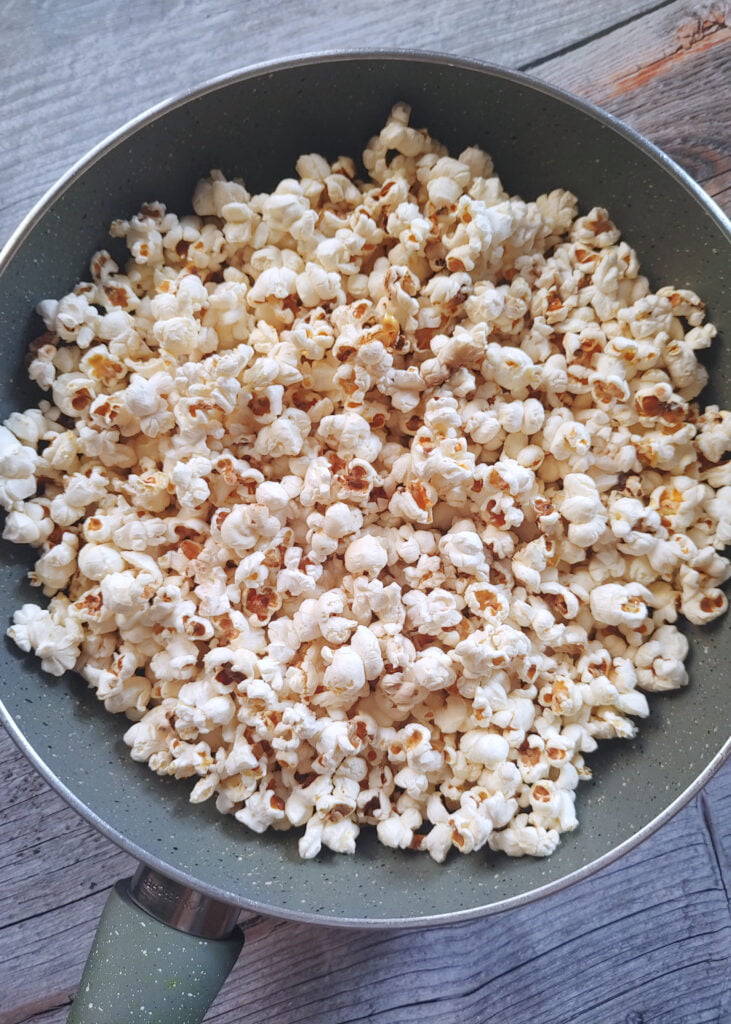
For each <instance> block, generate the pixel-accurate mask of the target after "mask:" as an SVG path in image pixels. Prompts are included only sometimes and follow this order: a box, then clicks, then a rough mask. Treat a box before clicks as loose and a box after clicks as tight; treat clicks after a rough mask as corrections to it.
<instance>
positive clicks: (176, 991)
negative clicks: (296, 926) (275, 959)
mask: <svg viewBox="0 0 731 1024" xmlns="http://www.w3.org/2000/svg"><path fill="white" fill-rule="evenodd" d="M238 914H239V909H238V907H232V906H230V905H229V904H227V903H222V902H220V901H219V900H214V899H212V898H210V897H209V896H205V895H203V894H202V893H200V892H198V891H197V890H195V889H189V888H187V887H186V886H184V885H180V884H179V883H177V882H173V881H172V880H171V879H169V878H166V877H165V876H164V875H160V874H158V873H157V872H156V871H153V870H152V869H151V868H148V867H145V866H143V865H141V866H140V868H139V870H138V871H137V873H136V874H135V876H134V878H132V879H129V878H128V879H125V880H124V881H121V882H117V884H116V885H115V886H114V888H113V889H112V891H111V892H110V894H109V897H108V899H107V902H106V904H105V907H104V910H103V912H102V916H101V920H100V922H99V927H98V929H97V933H96V936H95V938H94V943H93V945H92V947H91V952H90V953H89V959H88V960H87V962H86V967H85V968H84V973H83V976H82V978H81V982H80V984H79V987H78V990H77V992H76V998H75V1000H74V1004H73V1006H72V1008H71V1013H70V1015H69V1017H68V1021H67V1024H99V1022H100V1021H114V1024H143V1022H149V1024H201V1021H202V1020H203V1018H204V1017H205V1015H206V1011H207V1010H208V1008H209V1006H210V1005H211V1003H212V1002H213V1000H214V999H215V998H216V993H217V992H218V990H219V989H220V987H221V986H222V985H223V983H224V981H225V980H226V977H227V975H228V973H229V971H230V970H231V968H232V967H233V965H234V963H235V962H236V958H237V956H238V955H239V952H240V950H241V947H242V945H243V943H244V933H243V932H242V931H241V929H240V928H237V927H236V919H237V917H238Z"/></svg>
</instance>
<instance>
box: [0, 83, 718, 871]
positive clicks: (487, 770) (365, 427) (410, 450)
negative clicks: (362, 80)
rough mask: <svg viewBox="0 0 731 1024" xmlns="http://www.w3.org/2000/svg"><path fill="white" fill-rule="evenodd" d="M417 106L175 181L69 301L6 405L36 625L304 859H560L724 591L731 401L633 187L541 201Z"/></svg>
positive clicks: (191, 771)
mask: <svg viewBox="0 0 731 1024" xmlns="http://www.w3.org/2000/svg"><path fill="white" fill-rule="evenodd" d="M410 113H411V112H410V110H409V108H408V107H407V105H406V104H403V103H399V104H397V105H396V106H395V107H394V108H393V110H392V111H391V114H390V117H389V118H388V121H387V123H386V125H385V126H384V128H383V129H382V131H381V132H380V133H379V134H378V135H377V136H375V137H374V138H373V139H371V140H370V141H369V142H368V144H367V147H366V149H365V152H364V154H363V166H364V167H365V168H366V170H367V171H368V174H369V176H370V177H369V178H368V179H367V180H359V179H358V177H357V172H356V164H355V162H354V161H353V160H352V159H350V158H349V157H340V158H338V160H336V161H335V162H334V163H332V164H330V163H328V161H327V160H326V159H325V158H324V157H323V156H320V155H318V154H312V153H310V154H305V155H303V156H301V157H300V158H299V160H298V161H297V163H296V167H295V169H294V171H295V173H296V177H292V178H286V179H284V180H283V181H281V182H279V183H278V184H277V185H276V186H275V187H274V189H273V190H272V191H271V192H270V193H260V194H257V195H252V194H251V193H249V192H248V191H247V189H246V187H245V185H244V183H243V182H241V181H239V180H228V179H226V177H225V176H224V175H223V173H222V172H221V171H218V170H213V171H211V173H210V175H209V176H208V177H206V178H205V179H204V180H202V181H201V182H199V184H198V186H197V188H196V190H195V194H194V196H193V199H192V208H193V211H194V212H193V213H190V214H187V215H184V216H182V217H181V216H178V215H176V214H175V213H173V212H171V211H168V210H167V209H166V208H165V207H164V206H163V205H162V204H161V203H147V204H145V205H144V206H143V207H142V208H141V210H140V211H139V213H138V214H137V215H135V216H133V217H132V218H130V219H129V220H118V221H115V222H114V223H113V224H112V226H111V230H110V233H111V235H112V236H114V237H116V238H119V239H123V240H124V241H125V243H126V245H127V249H128V251H129V254H130V258H129V260H128V262H127V264H126V266H124V267H120V266H118V265H117V263H115V261H114V260H112V258H111V256H110V255H109V253H108V252H106V251H105V250H101V251H100V252H97V253H96V254H95V255H94V257H93V259H92V261H91V268H90V270H91V279H90V281H88V282H82V283H80V284H79V285H77V286H76V288H75V289H74V290H73V291H72V292H71V293H70V294H68V295H65V296H62V297H61V298H60V299H58V300H51V299H48V300H44V301H43V302H41V303H40V304H39V306H38V312H39V314H40V316H41V317H42V319H43V321H44V324H45V328H46V330H45V332H44V333H43V334H42V335H41V336H40V337H39V338H38V339H37V340H36V341H35V342H34V343H33V345H32V346H31V352H30V353H29V356H30V358H29V366H28V372H29V376H30V378H31V379H32V380H34V381H35V382H36V383H37V384H38V385H39V386H40V387H41V388H42V389H44V390H45V391H46V392H48V394H49V397H48V398H47V399H46V400H44V401H42V402H41V403H40V406H39V408H38V409H30V410H25V411H24V412H16V413H13V414H12V415H11V416H10V417H9V418H8V419H7V421H6V422H5V424H4V425H2V426H0V505H2V507H3V508H4V509H5V511H6V518H5V523H4V528H3V537H4V539H5V540H8V541H13V542H15V543H21V544H28V545H31V546H32V547H34V548H36V549H37V560H36V563H35V567H34V569H33V571H32V572H31V573H30V581H31V583H32V584H33V585H35V586H37V587H39V588H41V589H42V591H43V593H44V595H45V596H46V597H47V598H48V599H49V600H48V606H47V607H46V608H42V607H41V606H40V605H35V604H25V605H23V607H22V608H20V609H18V610H17V611H16V613H15V615H14V617H13V624H12V625H11V626H10V628H9V630H8V635H9V636H10V637H11V638H12V639H13V640H14V641H15V642H16V644H17V645H18V646H19V647H20V648H21V649H22V650H23V651H26V652H33V653H35V655H36V656H37V657H38V658H40V660H41V666H42V668H43V670H44V671H46V672H48V673H50V674H52V675H62V674H63V673H64V672H66V671H69V670H73V669H75V670H76V671H78V672H79V673H80V674H81V675H82V676H83V677H84V679H85V680H86V681H87V682H88V684H89V686H90V687H91V688H92V689H93V690H94V691H95V692H96V695H97V697H98V699H99V700H100V701H101V702H103V704H104V706H105V708H106V709H107V710H108V711H110V712H113V713H120V712H121V713H124V714H125V715H126V716H127V717H128V718H129V719H130V722H131V724H130V726H129V728H128V729H127V731H126V733H125V735H124V740H125V742H126V743H127V745H128V746H129V748H130V756H131V757H132V758H133V759H134V760H136V761H144V762H146V763H147V764H148V765H149V766H150V768H151V769H152V770H153V771H155V772H157V773H158V774H160V775H171V776H174V777H175V778H178V779H189V780H190V787H191V788H190V799H191V801H192V802H193V803H200V802H203V801H205V800H209V799H213V800H214V802H215V805H216V808H217V809H218V810H219V811H220V812H221V813H224V814H231V815H233V817H234V818H235V819H236V820H237V821H238V822H239V823H241V825H242V826H244V827H245V828H248V829H250V830H252V831H253V832H257V833H260V832H264V831H265V830H267V829H270V828H272V829H276V830H286V829H291V828H297V829H301V830H302V832H301V834H300V837H299V841H298V849H299V853H300V856H302V857H303V858H312V857H316V856H317V855H318V854H319V853H320V851H321V850H322V848H323V847H325V848H327V849H330V850H333V851H335V852H339V853H346V854H353V853H354V852H355V850H356V843H357V839H358V836H359V833H360V830H361V828H362V827H364V826H368V827H371V828H375V830H376V834H377V836H378V839H379V840H380V841H381V842H382V843H383V844H384V845H386V846H389V847H392V848H394V849H410V850H414V851H418V850H421V851H426V852H427V853H428V854H429V856H431V857H432V858H433V859H434V860H435V861H437V862H442V861H444V860H445V859H446V858H447V856H449V854H450V852H451V851H453V850H456V851H457V852H459V853H462V854H467V853H476V852H477V851H479V850H481V849H484V848H489V849H491V850H494V851H503V852H504V853H506V854H507V855H509V856H536V857H545V856H549V855H550V854H551V853H552V852H553V851H554V850H555V848H556V846H557V845H558V843H559V841H560V837H561V835H562V834H564V833H566V832H570V831H572V830H573V829H575V828H577V826H578V824H579V823H578V818H577V812H576V801H575V797H576V791H577V788H578V784H579V782H580V781H581V780H582V779H587V778H590V777H591V770H590V768H589V766H588V765H587V764H586V761H585V755H587V754H590V753H591V752H592V751H594V750H595V749H596V747H597V745H598V743H599V741H600V740H603V739H610V738H617V737H619V738H630V737H632V736H634V735H635V733H636V731H637V728H638V726H637V721H636V720H639V719H642V718H645V717H647V715H648V714H649V713H650V707H649V704H648V701H647V698H646V697H645V691H646V692H662V691H666V690H672V689H677V688H679V687H682V686H685V685H687V684H688V681H689V680H688V673H687V670H686V667H685V659H686V657H687V655H688V641H687V639H686V637H685V636H684V634H683V633H682V632H681V630H680V629H679V628H678V626H677V625H676V622H677V621H678V620H679V619H680V618H681V617H682V618H685V619H686V620H688V621H690V622H692V623H696V624H704V623H707V622H710V621H711V620H713V619H715V618H717V617H718V616H720V615H722V614H724V613H725V611H726V610H727V604H728V601H727V597H726V594H725V593H724V590H723V589H722V588H723V585H724V583H725V582H726V581H727V579H728V578H729V575H731V567H730V565H729V561H728V560H727V559H726V558H725V557H724V555H723V554H722V553H721V552H723V550H724V549H725V548H726V547H727V546H728V545H729V544H730V543H731V512H730V511H729V510H730V509H731V469H730V468H729V467H730V466H731V462H730V461H729V459H728V452H729V451H731V412H729V411H726V410H722V409H720V408H718V407H717V406H713V405H711V406H708V407H706V408H705V409H703V408H701V407H700V406H699V405H698V404H697V403H696V402H695V401H694V400H695V399H696V398H697V396H698V394H699V393H700V391H701V389H702V388H703V386H704V384H705V382H706V379H707V371H706V370H705V369H704V367H703V366H702V365H701V363H700V362H699V361H698V358H697V355H696V353H697V352H698V351H699V350H701V349H703V348H706V347H708V346H709V345H710V344H711V342H712V341H713V338H714V337H715V334H716V330H715V328H714V326H713V325H712V324H710V323H707V322H706V321H705V308H704V305H703V302H702V300H701V299H700V298H699V297H698V296H697V295H695V294H694V293H693V292H691V291H688V290H686V289H680V288H675V287H672V286H668V287H663V288H660V289H659V291H657V292H656V293H653V292H652V291H651V288H650V285H649V282H648V281H647V279H646V278H644V277H643V276H642V275H641V273H640V266H639V261H638V258H637V254H636V253H635V252H634V251H633V250H632V249H631V248H630V247H629V245H628V244H627V243H626V242H624V241H622V240H621V236H620V231H619V228H618V227H617V226H616V225H615V224H614V223H613V222H612V220H611V219H610V215H609V213H608V212H607V211H606V210H604V209H602V208H599V207H596V208H594V209H592V210H590V211H588V212H580V211H579V200H578V199H577V198H576V197H575V196H573V195H572V194H571V193H569V192H566V191H565V190H563V189H554V190H553V191H551V192H548V193H546V194H544V195H541V196H538V197H537V198H535V200H534V201H530V200H527V201H526V200H524V199H522V198H520V197H517V196H509V195H508V194H507V193H506V192H505V191H504V189H503V187H502V184H501V182H500V179H499V178H498V176H497V174H496V173H495V169H494V167H493V164H492V160H491V158H490V157H489V156H488V154H486V153H484V152H483V151H482V150H481V149H479V148H477V147H476V146H471V147H468V148H467V149H465V150H464V151H463V152H462V153H460V154H458V155H457V156H456V157H454V156H451V155H450V154H449V153H447V151H446V150H445V148H444V147H443V146H441V145H440V144H439V143H438V142H437V141H435V140H434V139H432V138H431V137H430V135H429V134H428V132H427V131H425V130H423V129H418V128H415V127H413V126H412V125H411V124H410Z"/></svg>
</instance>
